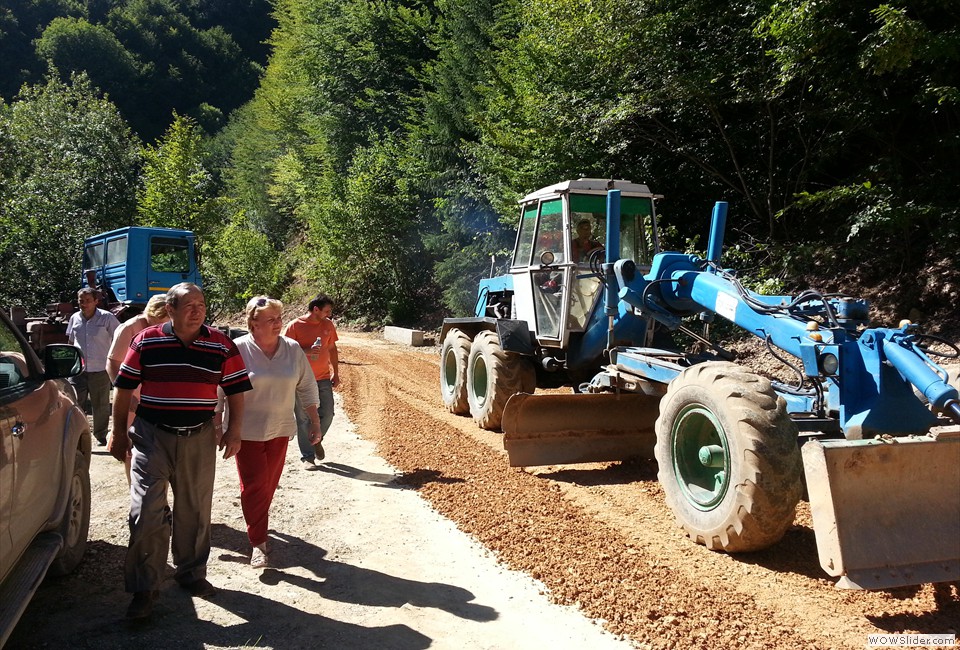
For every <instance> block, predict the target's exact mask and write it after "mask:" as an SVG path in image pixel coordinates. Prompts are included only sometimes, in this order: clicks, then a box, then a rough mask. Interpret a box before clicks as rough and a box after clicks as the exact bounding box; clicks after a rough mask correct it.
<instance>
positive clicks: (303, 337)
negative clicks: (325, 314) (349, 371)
mask: <svg viewBox="0 0 960 650" xmlns="http://www.w3.org/2000/svg"><path fill="white" fill-rule="evenodd" d="M283 335H284V336H287V337H289V338H291V339H293V340H294V341H296V342H297V343H299V344H300V347H301V348H303V351H304V352H305V353H306V355H307V359H308V360H309V361H310V368H311V369H312V370H313V376H314V377H315V378H316V380H317V381H320V380H321V379H330V377H331V375H332V374H333V373H332V372H331V371H330V346H331V345H333V344H334V343H336V341H337V328H336V326H335V325H334V324H333V321H331V320H330V319H329V318H325V319H323V320H322V321H320V322H319V323H311V322H310V321H308V320H307V317H306V316H300V317H299V318H297V319H295V320H292V321H290V322H289V323H287V326H286V327H284V328H283ZM318 337H319V338H320V347H319V348H314V347H313V344H314V342H315V341H316V340H317V338H318Z"/></svg>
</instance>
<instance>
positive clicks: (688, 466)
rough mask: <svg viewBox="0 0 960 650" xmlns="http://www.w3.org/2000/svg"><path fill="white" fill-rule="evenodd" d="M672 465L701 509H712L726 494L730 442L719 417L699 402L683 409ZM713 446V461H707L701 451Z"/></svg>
mask: <svg viewBox="0 0 960 650" xmlns="http://www.w3.org/2000/svg"><path fill="white" fill-rule="evenodd" d="M671 438H672V441H673V467H674V470H675V473H676V477H677V482H678V483H679V484H680V489H681V490H682V491H683V495H684V497H685V498H686V499H687V501H688V502H689V503H690V505H692V506H693V507H694V508H697V509H698V510H704V511H706V510H712V509H713V508H715V507H716V506H717V504H719V503H720V502H721V501H722V500H723V498H724V496H726V494H727V488H728V487H729V485H730V483H729V476H730V445H729V443H728V441H727V435H726V433H725V432H724V430H723V427H722V426H721V425H720V422H719V421H718V420H717V418H716V416H714V414H713V413H711V412H710V411H709V410H708V409H706V408H704V407H703V406H700V405H691V406H687V407H686V408H684V409H683V410H682V411H680V413H679V415H678V416H677V418H676V420H675V421H674V423H673V429H672V431H671ZM706 448H708V449H712V450H714V453H713V454H712V456H713V457H714V458H715V459H716V460H715V461H714V462H712V463H710V464H709V465H708V464H705V463H704V462H703V461H702V460H701V450H703V449H706Z"/></svg>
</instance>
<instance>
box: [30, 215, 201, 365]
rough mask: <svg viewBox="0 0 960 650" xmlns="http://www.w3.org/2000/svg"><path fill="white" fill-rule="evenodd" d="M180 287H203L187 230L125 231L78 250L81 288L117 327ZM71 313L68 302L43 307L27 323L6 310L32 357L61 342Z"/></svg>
mask: <svg viewBox="0 0 960 650" xmlns="http://www.w3.org/2000/svg"><path fill="white" fill-rule="evenodd" d="M179 282H193V283H195V284H197V285H201V286H202V281H201V278H200V270H199V264H198V257H197V248H196V236H195V235H194V233H192V232H190V231H189V230H179V229H176V228H151V227H144V226H128V227H125V228H117V229H116V230H111V231H109V232H104V233H100V234H97V235H93V236H92V237H88V238H87V239H86V240H85V241H84V245H83V269H82V274H81V286H89V287H97V288H98V289H100V291H101V294H102V297H103V304H102V305H101V306H102V307H103V308H104V309H108V310H110V311H111V312H113V313H114V315H116V317H117V318H118V319H119V320H120V321H125V320H127V319H129V318H132V317H134V316H136V315H137V314H139V313H141V312H142V311H143V309H144V307H145V306H146V304H147V301H148V300H149V299H150V297H151V296H154V295H157V294H161V293H166V292H167V290H168V289H170V287H172V286H173V285H175V284H177V283H179ZM74 311H76V306H75V305H74V303H72V302H60V303H52V304H49V305H47V315H46V316H45V317H39V318H27V317H26V313H25V312H24V311H23V310H22V309H18V308H14V309H12V310H11V315H12V316H13V320H14V322H15V323H16V324H17V326H18V327H19V328H20V329H21V330H22V331H23V332H24V334H26V335H27V336H28V337H29V339H30V345H31V347H33V349H34V350H36V351H37V352H42V350H43V349H44V348H45V347H46V346H47V345H49V344H51V343H64V342H66V340H67V339H66V321H67V319H68V318H69V316H70V314H72V313H73V312H74Z"/></svg>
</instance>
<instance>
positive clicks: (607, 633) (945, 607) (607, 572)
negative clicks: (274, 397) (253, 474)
mask: <svg viewBox="0 0 960 650" xmlns="http://www.w3.org/2000/svg"><path fill="white" fill-rule="evenodd" d="M338 345H339V347H340V350H341V354H340V359H341V374H342V375H343V378H344V382H343V385H342V387H341V390H340V396H341V397H342V405H343V408H342V409H341V413H342V414H344V415H346V416H348V417H349V420H350V422H352V424H350V423H349V422H347V421H346V418H343V417H338V419H337V421H336V422H335V425H334V429H333V430H332V432H331V433H330V434H329V442H328V444H327V446H328V447H329V450H330V452H329V458H328V461H329V462H327V463H325V465H324V467H323V469H322V470H321V471H317V472H306V471H304V470H302V469H301V468H300V467H299V466H298V463H297V456H298V454H297V453H296V451H295V449H294V447H295V445H292V446H291V453H290V454H289V456H288V460H289V462H288V467H287V469H286V470H285V472H284V476H283V478H282V480H281V486H280V489H279V491H278V494H277V498H276V499H275V502H274V507H273V510H272V511H271V529H272V531H273V532H272V533H271V536H272V539H273V544H274V546H275V548H276V550H275V552H274V555H273V556H272V557H276V558H277V560H276V562H277V566H276V568H274V569H268V570H266V571H263V572H262V573H261V572H259V571H253V570H251V569H250V568H249V566H246V565H245V564H244V563H245V561H246V559H247V555H248V553H249V549H248V547H247V544H246V539H245V534H244V526H243V520H242V517H241V515H240V510H239V503H238V499H237V481H236V473H235V469H234V467H233V465H232V463H230V462H223V461H222V462H221V464H220V466H219V468H218V477H217V492H216V503H215V506H214V513H213V522H214V549H213V554H212V557H211V563H210V567H209V571H210V579H211V581H212V582H214V583H215V584H216V585H218V586H219V587H221V588H222V591H221V593H220V594H218V595H217V596H216V597H214V598H213V599H212V600H210V601H203V600H192V601H191V599H190V598H189V597H187V596H186V594H184V593H182V592H181V591H180V590H179V589H177V588H176V587H175V586H174V585H173V583H172V581H168V583H167V584H166V585H165V588H164V590H163V593H162V596H161V600H160V602H159V604H158V607H157V609H156V610H155V615H154V617H153V619H152V620H151V622H149V623H147V624H144V625H137V626H131V625H129V624H127V623H126V622H124V621H123V619H122V615H123V611H124V609H125V607H126V604H127V599H128V597H127V595H126V594H124V593H122V580H121V568H122V562H123V551H124V546H125V544H126V537H127V536H126V529H125V524H124V521H125V512H126V501H127V499H126V490H125V487H126V485H125V481H124V479H123V476H122V472H121V470H120V467H119V465H118V464H116V462H115V461H110V460H109V459H108V458H107V457H106V456H105V455H103V453H102V452H100V453H99V454H98V456H97V457H96V458H95V459H94V467H93V494H94V516H93V522H92V525H91V532H90V539H91V546H90V550H89V554H88V556H87V557H86V559H85V561H84V563H83V564H82V566H81V567H80V569H79V570H78V572H77V573H76V574H75V575H73V576H69V577H67V578H63V579H60V580H48V581H47V582H46V583H45V584H44V586H43V587H42V588H41V589H40V591H39V592H38V594H37V596H36V597H35V599H34V601H33V603H32V604H31V605H30V607H29V608H28V610H27V612H26V614H25V616H24V618H23V619H22V621H21V623H20V625H19V626H18V628H17V630H16V631H15V632H14V635H13V637H12V638H11V639H10V642H9V647H11V648H17V647H67V646H73V647H89V648H109V647H118V648H119V647H125V648H126V647H131V646H133V645H142V646H144V647H151V648H154V647H182V648H199V647H206V648H221V647H263V648H298V647H328V648H358V649H359V648H398V649H401V650H403V649H408V648H410V649H412V648H427V647H431V648H552V649H564V648H574V647H576V648H582V647H589V648H591V649H592V648H617V647H620V648H626V647H631V646H632V647H638V648H702V649H708V650H710V649H717V650H720V649H724V650H725V649H728V648H756V649H761V648H805V649H808V650H809V649H818V650H825V649H827V648H862V647H864V646H865V645H866V642H867V635H868V634H872V633H931V634H932V633H954V634H960V584H958V583H951V584H941V585H936V586H934V585H923V586H921V587H918V588H903V589H895V590H889V591H880V592H859V591H857V592H854V591H842V590H838V589H836V588H835V587H834V586H833V581H832V580H831V579H829V578H828V576H827V575H826V574H825V573H823V571H822V570H821V569H820V567H819V564H818V561H817V554H816V544H815V541H814V536H813V530H812V528H811V525H810V517H809V512H808V511H806V510H805V506H806V504H805V503H801V506H800V508H799V510H798V515H797V519H796V521H795V523H794V526H793V527H791V529H790V530H789V531H788V532H787V535H786V536H785V538H784V539H783V540H782V541H781V542H780V543H779V544H777V545H776V546H774V547H773V548H770V549H768V550H766V551H763V552H760V553H755V554H750V555H747V556H739V557H730V556H727V555H724V554H719V553H713V552H711V551H708V550H706V549H705V548H703V547H701V546H697V545H694V544H692V543H691V542H690V541H689V540H687V539H685V538H684V537H683V536H682V534H681V533H680V532H679V530H678V529H677V528H676V526H675V525H674V523H673V518H672V516H671V515H670V513H669V511H668V510H667V508H666V506H665V505H664V503H663V497H662V493H661V490H660V487H659V485H658V483H657V481H656V465H655V464H654V463H652V462H636V463H608V464H595V465H587V466H577V467H555V468H541V469H538V470H535V471H534V470H520V469H511V468H509V467H508V466H507V463H506V458H505V456H504V454H503V451H502V443H501V440H500V436H499V435H498V434H492V433H488V432H484V431H481V430H479V429H477V428H476V427H475V426H474V424H473V422H472V420H470V419H469V418H463V417H458V416H455V415H451V414H449V413H447V412H446V411H445V410H444V409H443V408H442V405H441V404H440V400H439V395H438V378H437V373H438V370H437V351H436V349H431V348H419V349H418V348H405V347H402V346H398V345H394V344H391V343H387V342H385V341H383V340H381V339H380V338H379V337H376V336H372V335H356V334H345V335H343V336H342V339H341V341H340V343H339V344H338ZM374 446H375V448H376V453H377V455H374V454H373V453H372V452H373V450H374ZM425 503H426V504H429V506H427V505H424V504H425ZM440 515H442V517H441V516H440ZM462 533H466V534H467V535H463V534H462ZM517 572H521V573H517ZM547 599H549V600H551V601H553V602H554V603H557V604H558V605H555V606H550V605H547V604H546V602H545V601H546V600H547ZM560 605H563V607H560Z"/></svg>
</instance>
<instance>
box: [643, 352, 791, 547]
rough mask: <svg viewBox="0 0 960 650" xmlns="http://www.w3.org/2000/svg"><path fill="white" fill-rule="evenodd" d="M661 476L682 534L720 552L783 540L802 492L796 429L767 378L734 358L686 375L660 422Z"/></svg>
mask: <svg viewBox="0 0 960 650" xmlns="http://www.w3.org/2000/svg"><path fill="white" fill-rule="evenodd" d="M656 432H657V444H656V447H655V449H654V453H655V455H656V458H657V462H658V463H659V466H660V469H659V474H658V477H659V479H660V484H661V485H662V486H663V491H664V494H665V497H666V501H667V505H669V506H670V509H671V510H672V511H673V513H674V515H675V516H676V518H677V522H678V523H679V524H680V527H681V528H682V529H683V530H684V532H685V533H686V534H687V535H688V536H689V537H690V538H691V539H692V540H694V541H695V542H697V543H699V544H703V545H705V546H706V547H707V548H709V549H711V550H715V551H726V552H728V553H737V552H742V551H756V550H760V549H763V548H766V547H768V546H770V545H772V544H774V543H776V542H777V541H779V540H780V538H781V537H783V534H784V533H785V532H786V530H787V528H788V527H789V526H790V524H792V523H793V519H794V515H795V514H796V506H797V502H798V501H799V500H800V495H801V492H802V486H801V480H800V477H801V474H802V461H801V457H800V449H799V447H798V445H797V435H798V434H797V428H796V425H795V424H794V423H793V422H792V421H791V420H790V417H789V415H788V414H787V411H786V403H785V402H784V400H783V399H782V398H780V397H779V396H777V394H776V393H775V392H774V390H773V388H772V387H771V385H770V382H769V381H768V380H767V379H764V378H762V377H759V376H757V375H755V374H753V373H751V372H750V371H748V370H747V369H745V368H743V367H741V366H738V365H736V364H733V363H721V362H708V363H702V364H698V365H695V366H693V367H690V368H687V369H686V370H684V371H683V372H681V373H680V374H679V375H678V376H677V377H676V378H675V379H674V380H673V381H672V382H670V386H669V388H668V389H667V394H666V395H665V396H664V398H663V400H662V401H661V404H660V417H659V418H657V423H656Z"/></svg>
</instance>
